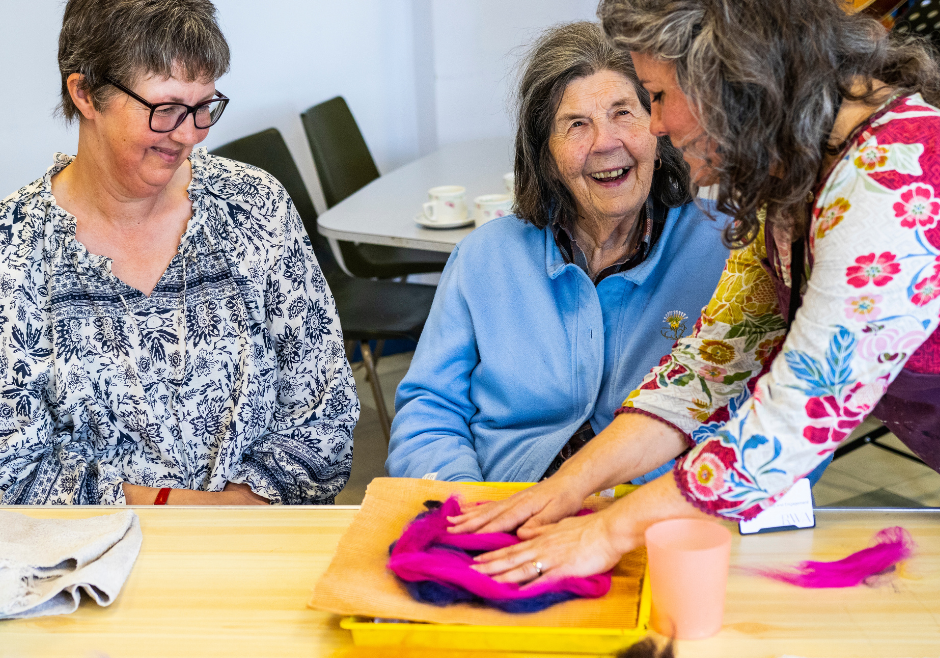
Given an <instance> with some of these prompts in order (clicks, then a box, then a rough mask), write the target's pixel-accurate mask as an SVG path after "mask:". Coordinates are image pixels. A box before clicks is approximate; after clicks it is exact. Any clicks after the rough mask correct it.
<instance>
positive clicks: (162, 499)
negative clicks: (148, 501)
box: [153, 487, 172, 505]
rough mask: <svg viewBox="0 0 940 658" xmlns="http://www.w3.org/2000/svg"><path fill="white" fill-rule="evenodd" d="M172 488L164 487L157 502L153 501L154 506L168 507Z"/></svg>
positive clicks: (158, 495)
mask: <svg viewBox="0 0 940 658" xmlns="http://www.w3.org/2000/svg"><path fill="white" fill-rule="evenodd" d="M170 491H172V489H170V487H163V488H162V489H160V492H159V493H158V494H157V498H156V500H154V501H153V504H154V505H166V501H167V500H168V499H169V498H170Z"/></svg>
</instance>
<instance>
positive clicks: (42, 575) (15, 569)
mask: <svg viewBox="0 0 940 658" xmlns="http://www.w3.org/2000/svg"><path fill="white" fill-rule="evenodd" d="M142 540H143V535H142V534H141V532H140V521H139V520H138V519H137V515H136V514H134V512H131V511H124V512H119V513H117V514H108V515H106V516H95V517H92V518H90V519H34V518H31V517H28V516H24V515H23V514H19V513H16V512H7V511H0V619H12V618H17V617H40V616H42V615H64V614H68V613H70V612H75V609H76V608H78V604H79V601H80V600H81V592H82V591H84V592H85V593H86V594H87V595H88V596H90V597H91V598H92V599H94V600H95V602H96V603H98V605H110V604H111V602H112V601H113V600H114V599H115V597H116V596H117V595H118V593H119V592H120V591H121V587H122V586H123V585H124V581H125V580H127V576H128V575H129V574H130V572H131V567H133V566H134V561H135V560H136V559H137V553H139V552H140V544H141V541H142Z"/></svg>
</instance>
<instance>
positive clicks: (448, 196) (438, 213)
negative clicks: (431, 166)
mask: <svg viewBox="0 0 940 658" xmlns="http://www.w3.org/2000/svg"><path fill="white" fill-rule="evenodd" d="M466 191H467V190H466V189H465V188H463V187H461V186H460V185H441V186H440V187H432V188H431V189H430V190H428V198H429V199H430V201H426V202H425V203H424V218H425V219H426V220H427V221H428V222H430V223H432V224H446V223H448V222H459V221H461V220H465V219H466V218H467V201H466V199H465V198H464V194H465V193H466Z"/></svg>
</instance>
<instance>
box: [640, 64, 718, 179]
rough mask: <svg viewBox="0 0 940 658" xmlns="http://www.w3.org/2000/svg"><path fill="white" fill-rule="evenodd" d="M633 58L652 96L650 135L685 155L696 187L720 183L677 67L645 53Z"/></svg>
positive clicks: (710, 149)
mask: <svg viewBox="0 0 940 658" xmlns="http://www.w3.org/2000/svg"><path fill="white" fill-rule="evenodd" d="M630 56H631V57H632V58H633V65H634V67H636V72H637V75H638V76H639V78H640V84H642V85H643V87H644V88H645V89H646V90H647V91H648V92H649V93H650V100H651V105H652V107H651V116H650V131H651V132H652V133H653V134H654V135H655V136H657V137H664V136H666V137H669V140H670V141H671V142H672V144H673V146H675V147H676V148H678V149H679V150H680V151H682V157H683V159H685V161H686V162H687V163H688V165H689V169H690V175H691V178H692V182H693V183H695V184H696V185H699V186H702V187H704V186H707V185H714V184H715V183H717V182H718V177H717V173H716V172H715V170H714V169H713V168H712V167H711V165H710V164H709V163H710V162H717V153H716V152H715V148H714V144H712V143H711V141H710V140H708V139H707V137H706V136H705V132H704V130H702V126H701V124H700V123H699V121H698V118H697V117H696V116H695V113H694V112H693V111H692V107H691V106H690V105H689V100H688V97H686V95H685V94H684V93H683V91H682V89H681V88H680V87H679V81H678V80H677V79H676V66H675V64H673V63H671V62H668V61H665V60H661V59H656V58H654V57H650V56H649V55H644V54H642V53H630Z"/></svg>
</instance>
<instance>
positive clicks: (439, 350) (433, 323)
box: [385, 249, 483, 482]
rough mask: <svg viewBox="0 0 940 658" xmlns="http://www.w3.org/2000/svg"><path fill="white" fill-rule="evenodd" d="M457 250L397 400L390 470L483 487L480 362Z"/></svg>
mask: <svg viewBox="0 0 940 658" xmlns="http://www.w3.org/2000/svg"><path fill="white" fill-rule="evenodd" d="M460 269H461V263H460V256H459V254H458V250H457V249H455V250H454V252H453V253H452V254H451V257H450V259H449V260H448V262H447V266H446V267H445V268H444V272H443V274H442V275H441V281H440V283H439V284H438V287H437V293H436V294H435V295H434V303H433V304H432V305H431V313H430V315H429V316H428V321H427V323H426V324H425V325H424V331H423V332H422V333H421V340H420V342H419V343H418V347H417V349H416V350H415V355H414V358H413V359H412V361H411V367H410V368H409V370H408V374H407V375H405V378H404V379H403V380H402V382H401V384H400V385H399V386H398V392H397V393H396V395H395V412H396V415H395V420H394V422H393V423H392V440H391V443H390V444H389V448H388V460H387V461H386V462H385V470H386V471H387V472H388V474H389V475H391V476H392V477H415V478H420V477H424V476H426V475H430V474H434V476H433V479H436V480H450V481H470V482H479V481H482V480H483V473H482V471H481V470H480V464H479V462H478V460H477V454H476V450H475V449H474V439H473V435H472V434H471V432H470V419H471V418H472V417H473V415H474V413H476V411H477V409H476V407H475V406H474V405H473V403H472V402H471V401H470V374H471V373H472V372H473V369H474V368H476V367H477V365H478V364H479V362H480V357H479V352H478V350H477V340H476V332H475V329H474V326H473V318H472V316H471V314H470V309H469V307H468V305H467V301H466V298H465V296H464V294H463V292H462V290H461V281H460V278H461V277H460Z"/></svg>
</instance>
